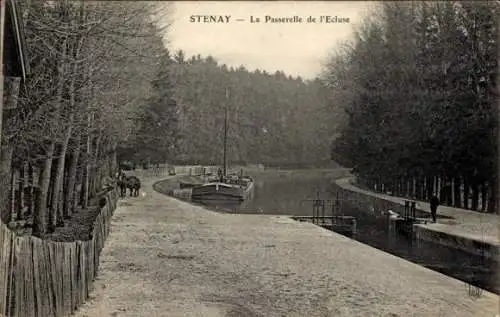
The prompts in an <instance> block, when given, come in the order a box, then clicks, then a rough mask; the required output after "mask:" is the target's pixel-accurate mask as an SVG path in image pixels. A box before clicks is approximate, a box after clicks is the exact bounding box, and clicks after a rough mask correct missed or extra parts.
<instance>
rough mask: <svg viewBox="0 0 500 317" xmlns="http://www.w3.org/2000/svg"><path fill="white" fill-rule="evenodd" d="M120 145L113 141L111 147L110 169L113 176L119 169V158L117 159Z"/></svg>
mask: <svg viewBox="0 0 500 317" xmlns="http://www.w3.org/2000/svg"><path fill="white" fill-rule="evenodd" d="M117 147H118V144H117V142H113V143H112V147H111V170H110V175H109V176H111V177H114V176H115V173H116V172H117V171H118V159H117V153H116V148H117Z"/></svg>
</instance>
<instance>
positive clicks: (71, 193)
mask: <svg viewBox="0 0 500 317" xmlns="http://www.w3.org/2000/svg"><path fill="white" fill-rule="evenodd" d="M77 133H78V132H77ZM80 143H81V134H80V133H78V134H77V136H76V138H75V148H74V150H73V153H71V155H70V156H69V161H68V184H67V186H66V188H65V189H64V190H65V194H64V203H63V216H64V217H66V218H67V217H69V216H71V215H72V214H73V213H74V212H75V204H74V202H75V186H76V170H77V167H78V157H79V156H80V147H81V145H80Z"/></svg>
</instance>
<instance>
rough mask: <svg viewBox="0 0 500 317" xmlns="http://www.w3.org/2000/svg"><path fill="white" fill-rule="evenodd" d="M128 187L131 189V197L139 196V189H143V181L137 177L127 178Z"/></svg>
mask: <svg viewBox="0 0 500 317" xmlns="http://www.w3.org/2000/svg"><path fill="white" fill-rule="evenodd" d="M126 184H127V185H126V186H127V188H128V189H130V196H135V197H137V196H139V189H141V181H140V180H139V179H138V178H137V177H135V176H129V177H127V181H126Z"/></svg>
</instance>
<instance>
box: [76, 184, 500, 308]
mask: <svg viewBox="0 0 500 317" xmlns="http://www.w3.org/2000/svg"><path fill="white" fill-rule="evenodd" d="M152 185H153V181H145V182H144V184H143V188H144V193H143V195H140V196H139V197H134V198H127V199H126V200H122V201H120V203H119V207H118V208H117V210H116V212H115V215H114V217H113V220H112V229H111V234H110V237H109V239H108V242H107V245H106V246H105V248H104V250H103V253H102V255H101V257H102V262H101V267H100V273H99V278H98V280H97V281H96V282H95V290H94V291H93V292H92V297H93V300H91V301H90V302H89V303H88V304H87V305H85V307H83V308H82V309H80V311H78V312H77V313H76V314H75V316H78V317H83V316H87V317H98V316H99V317H100V316H107V315H112V316H134V317H136V316H174V317H175V316H207V317H210V316H214V317H215V316H217V317H218V316H221V317H222V316H234V317H236V316H265V317H268V316H269V317H273V316H290V317H291V316H373V317H377V316H393V317H395V316H401V317H403V316H405V317H406V316H433V317H434V316H454V317H455V316H457V317H460V316H463V317H465V316H478V317H482V316H485V317H486V316H487V317H491V316H495V314H496V313H498V296H496V295H494V294H491V293H488V292H483V294H482V296H481V297H480V298H479V299H477V300H473V299H472V298H471V297H469V296H468V292H467V288H466V287H465V285H464V283H461V282H459V281H457V280H455V279H452V278H449V277H447V276H445V275H442V274H439V273H436V272H434V271H431V270H428V269H425V268H423V267H421V266H419V265H416V264H413V263H411V262H408V261H405V260H402V259H400V258H397V257H395V256H392V255H389V254H387V253H384V252H381V251H379V250H377V249H374V248H371V247H369V246H366V245H363V244H361V243H359V242H356V241H354V240H351V239H348V238H346V237H344V236H341V235H338V234H336V233H332V232H330V231H327V230H324V229H321V228H319V227H317V226H314V225H312V224H308V223H300V222H296V221H293V220H291V219H289V218H288V217H284V216H283V217H278V216H266V215H236V214H219V213H216V212H212V211H209V210H207V209H205V208H202V207H196V206H192V205H190V204H188V203H185V202H182V201H179V200H176V199H174V198H170V197H167V196H165V195H162V194H159V193H156V192H154V191H153V188H152Z"/></svg>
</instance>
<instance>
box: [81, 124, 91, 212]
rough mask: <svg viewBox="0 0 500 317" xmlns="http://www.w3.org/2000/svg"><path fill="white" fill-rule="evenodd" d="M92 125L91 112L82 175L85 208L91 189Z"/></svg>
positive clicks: (82, 204)
mask: <svg viewBox="0 0 500 317" xmlns="http://www.w3.org/2000/svg"><path fill="white" fill-rule="evenodd" d="M90 127H91V114H89V116H88V126H87V136H86V145H85V161H84V166H83V177H82V193H81V203H80V204H81V206H82V208H83V209H85V208H87V205H88V202H89V189H90V187H89V186H90V183H89V182H90V163H91V162H90V158H91V156H90V155H91V145H92V139H91V138H92V136H91V134H90Z"/></svg>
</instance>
